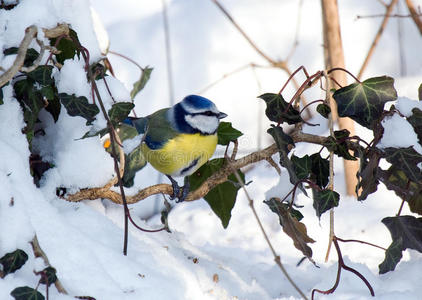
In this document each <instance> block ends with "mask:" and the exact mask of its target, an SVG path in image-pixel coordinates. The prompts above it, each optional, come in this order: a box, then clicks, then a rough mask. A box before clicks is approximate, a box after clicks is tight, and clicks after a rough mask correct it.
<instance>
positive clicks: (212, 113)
mask: <svg viewBox="0 0 422 300" xmlns="http://www.w3.org/2000/svg"><path fill="white" fill-rule="evenodd" d="M189 115H191V116H199V115H203V116H209V117H211V116H215V117H216V116H217V114H216V113H214V112H212V111H210V110H207V111H203V112H200V113H189Z"/></svg>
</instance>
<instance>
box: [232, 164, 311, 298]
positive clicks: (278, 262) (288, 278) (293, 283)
mask: <svg viewBox="0 0 422 300" xmlns="http://www.w3.org/2000/svg"><path fill="white" fill-rule="evenodd" d="M226 162H227V165H228V166H229V168H230V169H231V171H232V172H233V173H234V175H235V176H236V180H237V182H238V183H239V184H240V185H241V186H242V189H243V191H244V192H245V195H246V198H247V199H248V203H249V207H250V208H251V210H252V213H253V215H254V217H255V220H256V221H257V223H258V226H259V228H260V229H261V232H262V235H263V236H264V239H265V241H266V242H267V244H268V247H269V248H270V250H271V253H272V254H273V256H274V261H275V263H276V264H277V266H278V267H279V268H280V270H281V272H282V273H283V274H284V276H285V277H286V278H287V280H288V281H289V282H290V284H291V285H292V286H293V287H294V288H295V290H296V291H297V292H298V293H299V294H300V296H301V297H302V298H303V299H305V300H307V299H308V298H307V297H306V296H305V294H304V293H303V292H302V290H301V289H300V288H299V287H298V286H297V284H296V283H295V282H294V281H293V279H292V278H291V277H290V275H289V273H287V270H286V268H284V266H283V264H282V262H281V259H280V256H279V255H278V254H277V252H275V249H274V247H273V245H272V244H271V241H270V239H269V237H268V235H267V233H266V232H265V229H264V226H263V225H262V222H261V220H260V218H259V216H258V213H257V212H256V209H255V206H254V203H253V200H252V198H251V197H250V196H249V193H248V190H247V189H246V186H245V183H244V182H243V180H242V178H241V177H240V175H239V172H238V171H237V169H235V168H234V167H233V165H232V162H231V161H230V159H229V158H228V157H226Z"/></svg>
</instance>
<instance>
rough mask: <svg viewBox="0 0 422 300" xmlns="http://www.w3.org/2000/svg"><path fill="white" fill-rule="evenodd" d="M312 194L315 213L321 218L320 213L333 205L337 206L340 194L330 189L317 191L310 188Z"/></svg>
mask: <svg viewBox="0 0 422 300" xmlns="http://www.w3.org/2000/svg"><path fill="white" fill-rule="evenodd" d="M312 192H313V193H312V194H313V199H314V203H313V207H314V208H315V212H316V215H317V216H318V218H321V215H322V214H323V213H325V212H326V211H328V210H330V209H331V208H333V207H336V206H338V203H339V200H340V195H339V194H338V193H337V192H335V191H332V190H322V191H318V190H316V189H313V190H312Z"/></svg>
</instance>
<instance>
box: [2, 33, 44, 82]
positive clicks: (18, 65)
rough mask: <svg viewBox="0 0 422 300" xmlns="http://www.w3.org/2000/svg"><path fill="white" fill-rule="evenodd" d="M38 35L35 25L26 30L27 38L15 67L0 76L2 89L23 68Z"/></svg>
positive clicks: (23, 42)
mask: <svg viewBox="0 0 422 300" xmlns="http://www.w3.org/2000/svg"><path fill="white" fill-rule="evenodd" d="M37 33H38V30H37V27H36V26H35V25H32V26H30V27H28V28H26V29H25V36H24V38H23V40H22V42H21V43H20V45H19V48H18V55H17V56H16V58H15V61H14V62H13V65H12V66H11V67H10V68H9V69H8V70H7V71H6V72H4V73H3V74H2V75H1V76H0V87H2V86H3V85H5V84H6V83H7V82H9V81H10V80H11V79H12V78H13V76H15V75H16V73H18V72H19V70H20V69H21V68H22V66H23V63H24V61H25V56H26V51H27V50H28V48H29V45H30V44H31V42H32V40H33V39H34V37H35V36H36V35H37Z"/></svg>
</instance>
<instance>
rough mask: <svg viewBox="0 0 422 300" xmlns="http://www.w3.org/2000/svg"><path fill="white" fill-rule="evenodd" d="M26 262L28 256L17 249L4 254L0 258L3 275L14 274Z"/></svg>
mask: <svg viewBox="0 0 422 300" xmlns="http://www.w3.org/2000/svg"><path fill="white" fill-rule="evenodd" d="M27 260H28V255H27V254H26V253H25V251H23V250H21V249H17V250H15V251H13V252H10V253H7V254H5V255H4V256H3V257H1V258H0V264H2V265H3V273H4V275H5V276H6V275H7V274H10V273H14V272H15V271H16V270H19V269H20V268H21V267H22V266H23V265H24V264H25V263H26V261H27Z"/></svg>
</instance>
